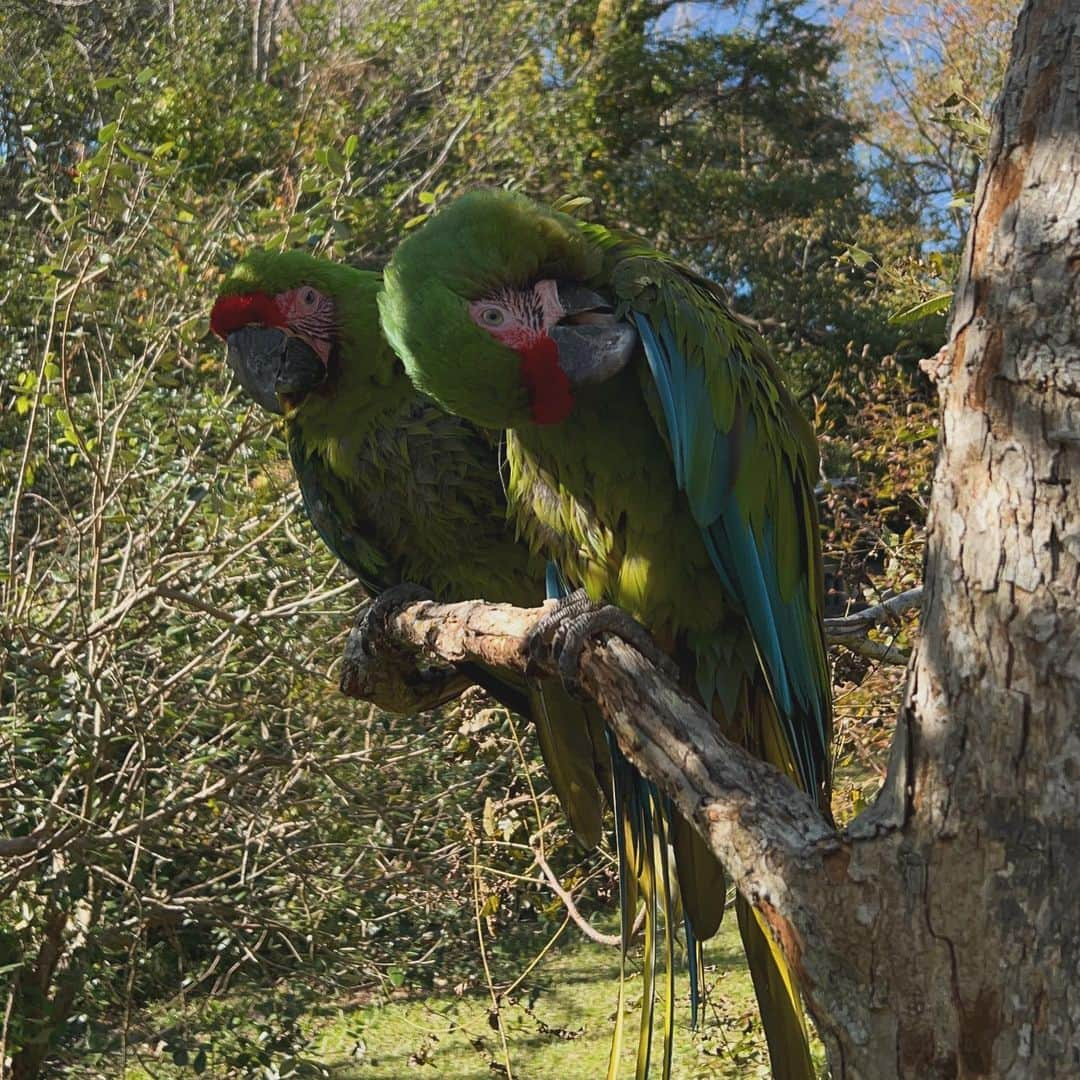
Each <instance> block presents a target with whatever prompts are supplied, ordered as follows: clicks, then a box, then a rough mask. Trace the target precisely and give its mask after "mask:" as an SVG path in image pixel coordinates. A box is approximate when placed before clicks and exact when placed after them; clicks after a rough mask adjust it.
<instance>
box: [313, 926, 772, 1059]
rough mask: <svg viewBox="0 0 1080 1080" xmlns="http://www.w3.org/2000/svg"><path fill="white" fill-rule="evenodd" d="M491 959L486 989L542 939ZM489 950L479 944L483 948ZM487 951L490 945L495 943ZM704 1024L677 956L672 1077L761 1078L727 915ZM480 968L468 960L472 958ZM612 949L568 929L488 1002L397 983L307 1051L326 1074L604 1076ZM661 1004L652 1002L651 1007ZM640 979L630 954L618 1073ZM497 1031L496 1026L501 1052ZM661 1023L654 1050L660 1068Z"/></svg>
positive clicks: (753, 1019)
mask: <svg viewBox="0 0 1080 1080" xmlns="http://www.w3.org/2000/svg"><path fill="white" fill-rule="evenodd" d="M531 944H532V949H531V952H530V949H529V943H528V942H514V943H513V949H512V951H508V952H507V953H506V954H505V955H501V956H500V955H497V954H496V955H495V956H493V957H492V960H491V963H492V979H493V981H494V983H495V985H496V987H497V988H498V987H509V986H510V985H511V984H513V982H514V981H515V980H516V979H517V978H518V977H519V975H520V974H521V972H522V971H523V970H524V969H525V967H527V966H528V963H529V961H530V959H532V956H533V955H535V954H536V953H537V952H539V951H540V950H541V949H542V948H543V945H544V938H543V937H541V936H539V934H538V935H536V936H535V937H534V939H533V941H532V943H531ZM489 949H490V946H489ZM496 952H498V950H496ZM706 965H707V967H708V972H707V980H708V985H709V1003H708V1007H707V1012H706V1016H707V1022H706V1023H705V1024H704V1025H703V1026H702V1028H701V1030H699V1031H698V1032H696V1033H695V1032H692V1031H691V1030H690V1008H689V1001H688V996H687V979H686V974H685V964H684V963H680V964H679V965H678V968H679V973H678V980H677V984H676V1029H675V1050H674V1057H673V1070H672V1071H673V1075H674V1076H675V1077H679V1078H693V1077H730V1078H732V1080H734V1078H746V1080H753V1078H757V1077H767V1076H768V1068H767V1054H766V1050H765V1041H764V1037H763V1035H762V1034H761V1028H760V1024H759V1022H758V1018H757V1011H756V1008H755V1005H754V999H753V989H752V987H751V985H750V979H749V976H748V974H747V972H746V969H745V966H744V964H743V960H742V947H741V945H740V943H739V937H738V930H737V928H736V923H735V919H734V917H733V913H732V917H730V918H725V920H724V925H723V927H722V928H721V932H720V934H719V935H718V937H717V938H715V939H714V940H713V941H711V942H709V945H708V948H707V951H706ZM478 966H479V963H478ZM618 977H619V955H618V950H617V949H615V948H611V947H604V946H600V945H597V944H595V943H593V942H590V941H587V940H585V939H584V938H582V937H581V935H580V934H578V932H577V931H576V930H574V929H573V928H572V927H571V928H570V929H568V930H567V931H566V933H565V934H564V935H563V938H562V939H561V940H560V941H559V942H558V944H557V945H556V946H555V948H553V949H552V950H551V951H550V952H549V953H548V954H547V955H546V956H545V957H544V958H543V959H542V960H541V961H540V963H539V964H537V966H536V967H535V968H534V969H533V970H532V971H531V972H530V973H529V975H528V976H527V977H526V978H525V979H524V980H523V981H522V982H521V983H520V985H518V986H517V987H516V988H515V989H514V990H513V991H512V992H511V993H510V994H508V995H507V996H506V997H505V998H504V999H503V1000H502V1001H501V1003H500V1008H499V1012H498V1014H497V1018H496V1014H495V1013H494V1012H493V1010H492V1001H491V997H490V994H489V993H488V992H487V991H486V990H484V989H480V990H477V989H473V990H471V991H469V992H467V993H462V994H460V995H458V994H455V993H453V992H452V991H451V992H447V993H444V994H439V995H433V996H420V995H415V996H414V995H410V994H409V993H408V992H407V991H405V990H403V991H400V992H399V993H398V995H397V1000H390V1001H386V1002H379V1003H371V1004H368V1005H365V1006H362V1007H359V1008H356V1009H353V1010H348V1011H346V1010H343V1011H342V1013H341V1015H340V1017H339V1018H338V1019H336V1020H334V1021H331V1022H330V1023H329V1024H328V1025H327V1026H326V1028H325V1029H324V1030H323V1031H322V1034H321V1037H320V1039H319V1041H318V1043H317V1044H316V1046H315V1047H314V1048H313V1049H314V1050H315V1051H316V1053H315V1054H312V1055H310V1056H313V1057H317V1058H319V1059H321V1061H322V1062H323V1064H324V1065H326V1066H328V1067H330V1068H331V1070H332V1075H333V1076H334V1078H335V1080H398V1078H400V1077H403V1076H407V1075H413V1074H414V1073H416V1074H417V1075H428V1076H432V1077H435V1076H439V1077H456V1078H462V1080H464V1078H473V1077H475V1078H477V1080H480V1078H482V1077H483V1078H488V1077H491V1076H493V1075H506V1073H507V1068H506V1066H507V1060H509V1072H510V1074H511V1075H513V1076H515V1077H520V1078H522V1080H547V1078H550V1080H576V1078H579V1077H585V1078H588V1077H601V1078H602V1077H603V1076H605V1074H606V1070H607V1061H608V1053H609V1049H610V1046H611V1033H612V1029H613V1025H614V1015H615V1008H616V1004H617V994H618ZM661 1007H662V1005H661V1003H660V1002H658V1015H659V1010H660V1008H661ZM640 1015H641V979H640V969H639V967H638V964H637V962H636V961H635V963H634V965H633V970H632V973H631V974H630V975H629V977H628V980H627V987H626V1034H625V1037H624V1040H623V1050H622V1058H621V1061H622V1067H621V1069H620V1075H621V1076H633V1075H634V1068H633V1063H634V1057H635V1053H636V1046H637V1036H638V1021H639V1018H640ZM500 1027H501V1031H502V1036H505V1040H506V1047H505V1050H504V1047H503V1042H502V1037H501V1036H500V1031H499V1028H500ZM661 1028H662V1025H661V1024H658V1026H657V1036H656V1038H655V1040H654V1048H653V1055H654V1056H653V1064H654V1069H653V1075H654V1076H659V1064H660V1060H661V1059H660V1054H661V1045H662V1035H661V1034H660V1032H661Z"/></svg>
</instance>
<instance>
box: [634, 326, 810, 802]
mask: <svg viewBox="0 0 1080 1080" xmlns="http://www.w3.org/2000/svg"><path fill="white" fill-rule="evenodd" d="M632 317H633V320H634V324H635V326H636V327H637V330H638V332H639V334H640V335H641V341H642V345H643V347H644V351H645V357H646V360H647V362H648V365H649V370H650V372H651V373H652V377H653V381H654V382H655V384H656V388H657V392H658V394H659V398H660V404H661V408H662V411H663V414H664V420H665V422H666V425H667V434H668V440H669V442H670V445H671V454H672V459H673V462H674V467H675V477H676V482H677V483H678V485H679V487H680V488H681V489H682V490H683V491H684V492H685V494H686V496H687V500H688V502H689V504H690V508H691V512H692V513H693V515H694V518H695V520H696V521H697V522H698V525H699V527H700V528H701V535H702V539H703V540H704V542H705V546H706V549H707V551H708V553H709V557H710V559H711V561H712V563H713V566H714V568H715V569H716V572H717V573H718V574H719V575H720V578H721V581H722V582H723V583H724V585H725V587H726V588H728V590H729V591H730V592H731V593H732V595H733V596H734V597H735V598H737V599H738V601H739V603H740V604H741V606H742V608H743V610H744V613H745V615H746V618H747V621H748V622H749V624H750V628H751V630H752V632H753V635H754V639H755V642H756V644H757V648H758V652H759V655H760V656H761V658H762V663H763V667H764V669H765V673H766V676H767V678H768V681H769V685H770V687H771V689H772V693H773V695H774V698H775V700H776V705H777V709H778V711H779V713H780V716H781V722H782V723H783V725H784V733H785V737H786V738H787V741H788V743H789V745H790V747H791V751H792V755H793V757H794V759H795V762H796V764H797V767H798V769H799V773H800V778H801V780H802V781H803V783H804V785H806V787H807V788H808V790H810V791H816V790H818V789H819V785H820V783H821V781H822V779H823V777H822V775H821V774H822V769H823V765H822V764H821V762H822V761H823V758H824V754H825V753H826V745H825V743H826V727H827V717H826V705H825V703H824V701H823V700H822V696H821V695H822V692H821V688H820V686H819V685H818V683H819V681H820V680H819V678H818V677H817V670H816V668H817V666H818V661H819V655H818V654H819V653H820V649H821V645H820V643H819V642H815V641H814V640H812V638H811V635H812V634H813V633H814V625H815V620H814V617H813V616H812V615H811V612H810V609H809V606H808V603H807V597H806V596H804V595H803V592H804V590H800V589H795V590H794V592H793V594H792V596H791V597H790V598H789V599H784V597H783V595H782V590H781V582H780V578H779V569H778V563H777V553H776V544H775V534H774V525H773V522H772V521H771V520H769V519H768V518H764V519H763V520H756V515H753V512H752V510H751V512H750V514H748V513H747V512H746V511H744V510H743V509H742V506H740V500H739V497H738V496H739V491H738V485H737V481H738V484H741V485H743V486H753V485H764V486H765V495H766V497H765V498H764V499H750V500H747V499H744V500H743V505H746V506H749V507H753V506H754V505H755V504H756V505H757V506H759V507H762V512H764V508H767V507H769V506H771V505H775V504H777V503H778V501H779V500H781V499H783V498H785V497H797V493H796V492H794V491H793V492H792V493H791V496H788V495H787V493H786V492H783V491H780V490H776V485H777V478H776V476H775V475H774V470H771V469H769V470H764V472H763V474H762V475H757V474H756V473H754V472H751V471H750V469H749V466H747V468H744V469H740V468H739V466H740V464H741V462H740V460H739V459H738V454H739V451H740V449H742V448H743V447H745V446H753V444H754V443H755V440H756V439H757V438H758V437H759V431H760V425H759V424H758V423H757V422H756V420H755V417H754V416H753V414H748V415H746V416H745V418H744V420H743V421H742V424H741V428H740V426H739V425H738V424H737V423H736V420H737V417H738V416H739V415H741V413H740V411H739V410H738V409H737V408H736V407H735V405H734V404H732V403H731V402H725V408H724V409H723V412H724V414H725V416H726V417H730V419H731V427H730V428H729V430H727V431H722V430H720V427H719V425H718V423H717V410H716V408H715V404H714V397H713V395H711V394H710V386H709V383H708V378H707V372H706V369H705V366H704V364H702V363H700V362H697V363H691V362H689V361H688V359H687V356H686V351H688V350H689V349H690V348H691V346H690V345H689V344H688V343H686V344H684V345H683V346H682V347H681V346H680V343H679V341H678V340H677V338H676V335H675V333H674V332H673V331H672V329H671V326H670V323H669V321H668V319H667V318H666V317H661V318H660V319H659V322H658V324H657V323H654V322H653V321H652V320H650V319H649V318H647V317H646V316H645V315H643V314H642V313H640V312H636V311H635V312H633V313H632ZM736 347H737V346H736ZM768 389H769V390H771V391H772V395H771V397H773V398H775V396H776V390H775V388H773V387H769V388H768ZM736 394H737V391H736V388H735V385H734V380H732V386H731V397H732V398H734V397H735V396H736ZM737 428H739V430H736V429H737ZM787 519H790V520H792V521H794V520H796V515H794V514H792V515H788V518H787ZM806 572H807V574H811V575H812V572H813V571H812V568H810V567H808V568H807V571H806ZM701 674H702V675H704V674H705V673H704V672H702V673H701ZM723 674H724V673H723V672H720V671H719V670H713V671H712V672H711V675H712V681H713V683H714V686H713V687H712V692H711V693H705V692H704V691H705V687H701V690H702V691H703V697H704V698H705V700H711V698H712V696H713V694H715V693H720V692H721V691H720V687H719V685H718V682H719V680H720V679H722V678H723ZM797 713H798V714H799V715H798V716H797V715H796V714H797ZM808 719H812V722H813V727H814V729H816V730H807V726H806V725H807V720H808Z"/></svg>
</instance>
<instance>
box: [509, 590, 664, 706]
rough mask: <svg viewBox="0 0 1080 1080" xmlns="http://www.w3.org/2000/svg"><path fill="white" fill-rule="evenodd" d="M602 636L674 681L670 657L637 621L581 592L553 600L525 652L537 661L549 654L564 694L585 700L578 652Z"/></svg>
mask: <svg viewBox="0 0 1080 1080" xmlns="http://www.w3.org/2000/svg"><path fill="white" fill-rule="evenodd" d="M602 634H614V635H615V636H616V637H620V638H622V640H623V641H625V642H626V643H627V644H628V645H633V647H634V648H635V649H637V651H638V652H639V653H641V655H642V656H644V657H645V658H646V659H647V660H649V661H650V662H651V663H652V664H654V665H655V666H656V667H658V668H659V669H660V670H661V671H663V672H664V674H665V675H668V676H670V677H671V678H672V679H676V680H677V679H678V677H679V674H678V669H677V668H676V666H675V664H674V663H673V662H672V660H671V657H669V656H668V655H667V654H666V653H664V652H661V651H660V649H659V648H658V647H657V644H656V642H655V641H653V639H652V637H651V636H650V634H649V631H648V630H646V629H645V627H644V626H642V625H641V623H639V622H638V621H637V619H635V618H633V617H632V616H630V615H628V614H627V613H626V612H625V611H623V609H622V608H620V607H616V606H615V605H614V604H599V603H597V602H596V601H595V600H590V599H589V596H588V594H587V593H586V592H585V590H584V589H578V590H577V591H576V592H572V593H571V594H570V595H569V596H564V597H563V598H562V599H560V600H557V601H556V602H555V606H554V607H552V608H551V610H549V611H548V612H546V613H545V614H544V615H542V616H541V617H540V618H539V619H538V620H537V623H536V625H535V627H533V631H532V633H531V634H530V635H529V652H530V654H531V655H532V656H533V657H534V658H536V659H539V658H540V657H541V656H543V655H544V654H545V653H546V652H547V651H548V650H550V653H551V656H552V657H554V659H555V664H556V666H557V667H558V669H559V676H560V678H561V679H562V681H563V685H564V686H565V687H566V689H567V691H568V692H569V693H571V694H573V695H574V696H575V697H579V698H586V699H587V698H588V695H587V694H585V693H584V692H583V691H582V689H581V682H580V680H579V678H578V665H579V664H580V662H581V650H582V649H583V648H584V647H585V642H586V641H588V640H589V638H595V637H600V636H601V635H602Z"/></svg>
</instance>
